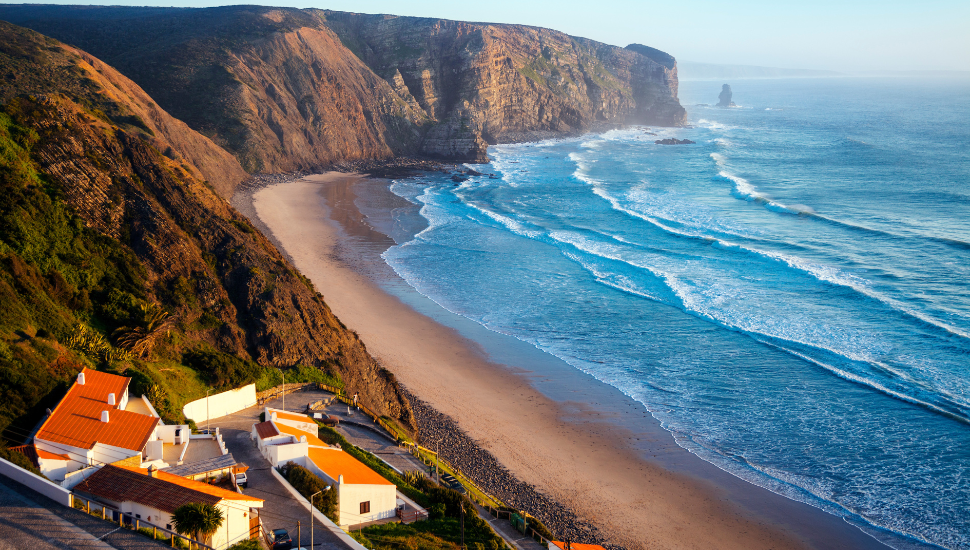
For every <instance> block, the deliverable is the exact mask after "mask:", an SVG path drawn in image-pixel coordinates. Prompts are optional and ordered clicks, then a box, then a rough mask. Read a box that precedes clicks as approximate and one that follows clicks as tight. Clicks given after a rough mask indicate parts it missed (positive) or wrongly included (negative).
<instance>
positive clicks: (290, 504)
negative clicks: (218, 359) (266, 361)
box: [210, 393, 347, 550]
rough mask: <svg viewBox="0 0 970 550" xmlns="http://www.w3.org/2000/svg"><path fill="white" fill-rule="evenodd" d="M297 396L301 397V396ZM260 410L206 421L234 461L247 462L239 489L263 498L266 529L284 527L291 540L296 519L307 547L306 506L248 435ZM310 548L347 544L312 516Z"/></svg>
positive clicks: (342, 549) (336, 549)
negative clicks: (216, 430)
mask: <svg viewBox="0 0 970 550" xmlns="http://www.w3.org/2000/svg"><path fill="white" fill-rule="evenodd" d="M297 395H301V396H302V393H298V394H290V395H288V396H287V397H288V399H287V402H288V403H287V404H288V405H289V404H290V403H289V402H292V404H293V405H296V404H297V403H298V399H297V398H296V396H297ZM299 399H300V400H303V399H302V397H301V398H299ZM279 405H280V403H278V402H276V401H272V402H269V403H267V406H269V407H272V408H278V409H279V408H282V407H280V406H279ZM303 405H306V403H303ZM262 410H263V409H262V407H252V408H249V409H246V410H243V411H239V412H237V413H234V414H231V415H229V416H224V417H222V418H214V419H212V420H211V421H210V424H211V426H212V427H213V428H214V427H216V426H218V427H219V429H220V431H221V432H222V438H223V441H225V443H226V448H227V449H229V452H230V453H232V455H233V457H235V459H236V462H239V463H241V464H245V465H247V466H249V471H248V472H247V476H248V478H249V487H248V488H247V489H244V490H243V492H244V493H246V494H247V495H251V496H254V497H257V498H261V499H264V500H265V501H266V502H265V503H263V508H262V510H261V511H260V517H261V518H262V520H263V526H264V527H265V528H266V529H267V531H272V530H273V529H286V530H287V531H288V532H289V533H290V537H291V538H292V539H293V542H294V543H295V542H296V541H297V537H296V534H297V522H298V521H299V522H300V526H301V530H300V534H301V540H300V546H303V547H305V548H310V512H309V510H307V509H306V507H304V506H303V504H301V503H300V501H298V500H297V499H296V498H294V497H293V496H292V495H291V494H290V493H289V491H287V489H286V487H284V486H283V484H282V483H280V481H279V480H278V479H276V477H275V476H273V474H272V472H271V470H270V464H269V461H267V460H266V459H265V458H263V455H261V454H259V449H257V448H256V444H255V443H254V442H253V441H252V440H251V439H250V434H251V433H252V426H253V424H254V423H256V422H259V413H260V412H262ZM288 410H292V411H293V412H302V411H300V410H297V409H294V408H293V407H289V408H288ZM313 548H317V549H323V550H331V549H332V550H346V548H347V545H346V544H344V543H343V542H342V541H341V540H340V539H339V538H337V537H336V536H335V535H334V534H333V533H331V532H330V531H329V530H328V529H327V528H326V527H325V526H324V525H323V524H322V523H320V522H319V521H318V520H314V527H313Z"/></svg>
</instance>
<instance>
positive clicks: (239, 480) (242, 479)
mask: <svg viewBox="0 0 970 550" xmlns="http://www.w3.org/2000/svg"><path fill="white" fill-rule="evenodd" d="M236 485H238V486H240V487H242V488H243V489H246V488H248V487H249V478H248V477H247V476H246V472H239V473H238V474H236Z"/></svg>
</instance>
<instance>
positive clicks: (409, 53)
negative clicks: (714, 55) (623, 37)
mask: <svg viewBox="0 0 970 550" xmlns="http://www.w3.org/2000/svg"><path fill="white" fill-rule="evenodd" d="M325 17H326V21H327V25H329V26H330V28H332V29H333V30H334V31H335V32H336V33H337V35H338V36H339V37H340V39H341V40H342V41H343V42H344V44H346V45H347V47H349V48H350V49H351V50H352V51H353V52H354V53H355V54H357V56H358V57H360V58H361V59H362V60H363V61H364V62H365V63H367V65H368V66H369V67H370V68H371V69H373V70H374V72H376V73H377V74H378V75H380V76H382V77H384V78H385V79H394V80H396V81H398V80H399V81H401V85H399V86H398V89H399V90H400V93H402V94H403V95H408V96H411V97H413V98H414V99H415V100H416V101H417V103H418V105H420V106H421V108H423V109H424V111H425V112H426V113H427V114H428V116H429V117H431V118H432V119H433V120H434V121H435V124H434V125H433V126H432V128H431V130H430V131H429V132H428V135H427V137H426V138H425V140H424V142H423V143H422V146H421V152H423V153H425V154H428V155H437V156H442V157H446V158H447V157H450V158H461V159H475V158H479V159H480V158H482V156H483V154H484V144H483V143H482V142H483V141H484V142H486V143H490V144H494V143H505V142H516V141H528V140H534V139H541V138H546V137H551V136H561V135H572V134H579V133H582V132H585V131H588V130H591V129H594V128H596V127H598V126H600V127H602V126H603V125H606V124H617V125H619V124H641V123H642V124H656V125H666V126H677V125H681V124H683V123H684V120H685V116H686V113H685V111H684V109H683V108H682V107H681V106H680V103H679V102H678V101H677V71H676V63H675V62H674V61H673V58H672V57H671V56H669V55H667V54H663V53H662V52H659V50H653V49H652V48H650V50H651V51H653V52H657V53H659V54H662V55H664V56H666V58H668V59H665V61H668V65H665V64H662V63H658V62H657V61H656V60H655V59H654V58H653V57H651V56H647V55H643V54H642V53H640V52H638V51H634V50H629V49H622V48H617V47H614V46H609V45H606V44H602V43H599V42H595V41H592V40H587V39H584V38H576V37H571V36H568V35H566V34H564V33H561V32H558V31H554V30H550V29H543V28H538V27H527V26H523V25H492V24H481V23H466V22H460V21H448V20H441V19H424V18H415V17H395V16H387V15H363V14H355V13H342V12H333V11H327V12H325ZM654 57H656V56H654Z"/></svg>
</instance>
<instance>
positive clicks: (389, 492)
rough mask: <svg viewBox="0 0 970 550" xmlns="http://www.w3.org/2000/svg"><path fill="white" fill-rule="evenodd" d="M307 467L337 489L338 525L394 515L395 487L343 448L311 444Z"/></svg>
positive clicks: (395, 504) (342, 525) (395, 507)
mask: <svg viewBox="0 0 970 550" xmlns="http://www.w3.org/2000/svg"><path fill="white" fill-rule="evenodd" d="M308 458H309V460H308V461H307V464H305V466H306V468H307V469H308V470H310V471H311V472H313V473H315V474H317V475H318V476H320V477H321V478H323V479H324V481H327V482H328V483H330V484H331V485H332V486H334V487H336V489H337V499H338V502H339V505H340V526H341V527H345V526H350V525H357V524H359V523H367V522H369V521H376V520H379V519H385V518H391V517H394V516H395V515H396V513H397V486H395V485H394V484H393V483H391V482H390V481H388V480H386V479H384V477H383V476H381V475H380V474H378V473H377V472H375V471H374V470H371V469H370V468H368V467H367V466H366V465H365V464H364V463H363V462H361V461H359V460H357V459H356V458H354V457H353V456H351V455H350V454H348V453H347V452H346V451H344V450H341V449H337V448H333V447H326V448H321V447H310V450H309V454H308Z"/></svg>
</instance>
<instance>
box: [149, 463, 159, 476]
mask: <svg viewBox="0 0 970 550" xmlns="http://www.w3.org/2000/svg"><path fill="white" fill-rule="evenodd" d="M148 475H150V476H152V477H158V471H157V470H156V469H155V465H154V464H151V465H149V466H148Z"/></svg>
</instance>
